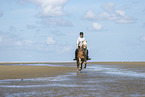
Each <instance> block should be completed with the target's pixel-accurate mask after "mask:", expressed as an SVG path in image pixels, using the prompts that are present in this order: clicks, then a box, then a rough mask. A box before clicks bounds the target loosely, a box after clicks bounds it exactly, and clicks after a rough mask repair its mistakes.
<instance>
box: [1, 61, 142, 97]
mask: <svg viewBox="0 0 145 97" xmlns="http://www.w3.org/2000/svg"><path fill="white" fill-rule="evenodd" d="M101 63H102V62H101ZM101 63H89V64H88V65H87V68H86V69H83V70H82V71H81V72H77V71H76V68H75V67H73V66H75V65H76V64H75V63H70V64H68V63H67V64H59V63H57V64H55V65H57V66H58V67H50V66H36V67H38V68H39V69H40V68H42V69H40V70H42V71H43V69H45V68H48V69H50V68H55V69H53V70H52V72H53V73H52V75H50V76H51V77H49V75H47V74H46V75H47V76H48V77H47V76H44V77H41V76H34V75H33V76H31V77H28V78H27V79H24V80H23V81H21V80H20V79H5V80H0V96H2V97H145V65H144V62H143V63H140V62H139V63H136V62H135V63H131V62H127V63H122V62H119V63H118V62H117V63H114V62H113V63H111V64H110V63H106V62H105V63H102V64H101ZM52 65H54V64H52ZM59 66H60V67H61V66H63V67H61V69H60V67H59ZM8 67H9V66H8ZM22 67H25V66H22ZM26 67H28V68H29V66H26ZM30 67H32V68H31V69H30V71H31V70H32V69H33V68H34V67H35V66H30ZM44 67H45V68H44ZM68 67H70V68H69V69H70V70H71V69H72V71H71V72H69V71H68V72H67V71H65V73H64V72H63V73H57V72H58V71H59V70H60V72H61V70H62V69H63V68H68ZM0 68H1V67H0ZM11 68H12V67H11ZM56 68H58V69H59V70H58V71H54V70H56ZM23 69H24V68H23ZM1 70H2V69H1ZM1 70H0V71H1ZM34 70H35V69H34ZM37 70H38V69H36V71H37ZM73 70H74V71H73ZM24 71H25V70H24ZM36 71H35V72H36ZM38 71H39V70H38ZM44 71H45V70H44ZM55 73H56V75H55ZM0 74H1V73H0ZM38 74H39V73H38ZM42 74H43V73H42ZM54 75H55V76H54Z"/></svg>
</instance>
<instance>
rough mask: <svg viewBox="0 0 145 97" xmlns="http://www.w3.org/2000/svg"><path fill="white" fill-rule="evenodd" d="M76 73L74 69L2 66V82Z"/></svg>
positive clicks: (0, 66) (0, 70) (0, 72)
mask: <svg viewBox="0 0 145 97" xmlns="http://www.w3.org/2000/svg"><path fill="white" fill-rule="evenodd" d="M74 71H75V68H74V67H52V66H16V65H0V80H1V79H25V78H38V77H54V76H57V75H62V74H65V73H66V72H74Z"/></svg>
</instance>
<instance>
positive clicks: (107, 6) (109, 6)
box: [103, 2, 115, 11]
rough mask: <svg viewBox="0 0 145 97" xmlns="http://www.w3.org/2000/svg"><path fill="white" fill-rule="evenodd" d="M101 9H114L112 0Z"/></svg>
mask: <svg viewBox="0 0 145 97" xmlns="http://www.w3.org/2000/svg"><path fill="white" fill-rule="evenodd" d="M103 9H104V10H106V11H114V9H115V4H114V3H113V2H109V3H107V4H105V5H103Z"/></svg>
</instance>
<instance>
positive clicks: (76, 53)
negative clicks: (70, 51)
mask: <svg viewBox="0 0 145 97" xmlns="http://www.w3.org/2000/svg"><path fill="white" fill-rule="evenodd" d="M77 56H78V49H76V50H75V59H74V60H77Z"/></svg>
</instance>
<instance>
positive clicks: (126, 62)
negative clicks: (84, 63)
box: [0, 61, 145, 65]
mask: <svg viewBox="0 0 145 97" xmlns="http://www.w3.org/2000/svg"><path fill="white" fill-rule="evenodd" d="M75 63H76V62H75V61H74V62H0V65H1V64H75ZM88 64H144V65H145V62H143V61H116V62H115V61H114V62H111V61H110V62H88Z"/></svg>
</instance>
